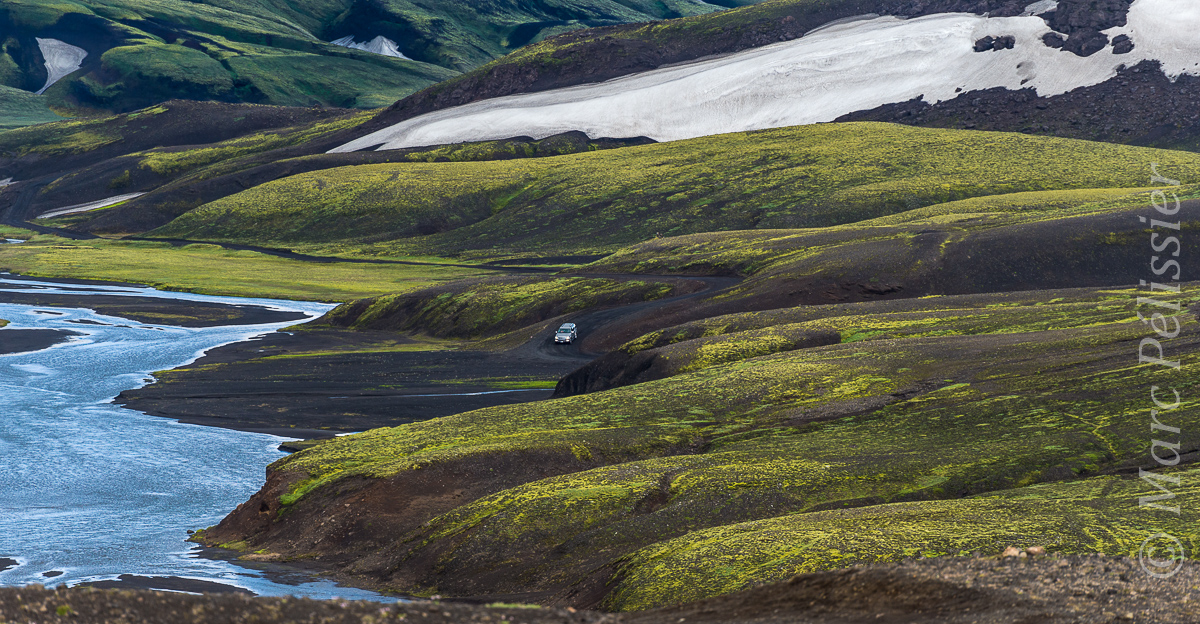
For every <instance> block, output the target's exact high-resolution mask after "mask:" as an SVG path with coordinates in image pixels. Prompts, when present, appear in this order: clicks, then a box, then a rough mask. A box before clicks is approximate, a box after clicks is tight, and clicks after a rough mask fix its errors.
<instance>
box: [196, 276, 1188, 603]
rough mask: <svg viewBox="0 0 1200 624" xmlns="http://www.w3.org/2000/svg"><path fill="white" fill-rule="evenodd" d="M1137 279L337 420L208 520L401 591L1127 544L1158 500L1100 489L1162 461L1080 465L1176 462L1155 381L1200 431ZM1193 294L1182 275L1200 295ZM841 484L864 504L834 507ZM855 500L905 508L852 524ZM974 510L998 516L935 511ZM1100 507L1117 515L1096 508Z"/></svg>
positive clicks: (257, 543) (603, 584)
mask: <svg viewBox="0 0 1200 624" xmlns="http://www.w3.org/2000/svg"><path fill="white" fill-rule="evenodd" d="M1137 294H1138V293H1136V292H1134V291H1125V292H1120V291H1093V292H1090V293H1087V292H1082V291H1077V292H1075V293H1073V294H1069V296H1055V297H1053V298H1052V299H1045V300H1041V301H1038V300H1037V297H1036V296H1035V295H1026V296H1024V298H1020V297H1018V298H1016V299H1015V300H1014V298H1013V296H1007V297H1006V296H999V297H997V298H996V299H995V300H993V301H991V302H990V304H991V305H994V306H995V307H988V305H989V302H985V300H984V299H985V296H980V297H978V298H977V299H976V300H975V301H974V303H973V305H969V306H954V305H953V304H952V305H950V306H947V307H941V306H939V305H938V302H937V300H925V301H926V302H933V303H932V304H931V305H925V304H924V303H922V304H921V305H914V306H911V308H910V309H909V310H908V311H907V313H906V314H896V312H895V311H894V308H895V306H896V304H895V303H893V302H878V303H873V304H860V305H859V306H857V308H856V311H857V312H858V314H855V315H854V317H850V316H848V315H847V314H846V312H847V310H846V309H845V307H833V306H831V307H827V308H824V309H810V310H805V311H802V312H800V313H799V314H802V315H808V316H809V322H814V323H816V322H824V323H825V324H826V326H828V327H832V328H834V329H836V331H838V332H839V333H841V332H849V333H846V334H844V335H843V338H844V342H842V343H841V344H835V345H830V346H823V347H815V348H807V349H799V350H790V351H786V352H782V353H776V354H774V355H765V356H758V357H754V355H755V351H754V349H749V350H748V351H746V352H745V353H743V357H742V358H732V360H733V361H729V360H730V358H727V359H726V360H725V363H716V362H712V363H711V365H707V366H704V367H701V368H699V369H697V370H693V371H692V372H686V373H683V374H679V375H676V376H675V377H672V378H670V379H663V380H658V381H650V382H646V383H641V384H637V385H633V386H628V387H622V388H616V389H613V390H609V391H606V392H599V393H594V394H588V395H583V396H576V397H570V398H565V399H559V400H554V401H548V402H542V403H534V404H528V405H522V406H510V407H500V408H489V409H485V410H479V411H476V412H470V413H466V414H461V415H457V416H453V417H449V418H444V419H439V420H436V421H429V422H425V423H414V424H412V425H406V426H403V427H399V428H395V429H388V430H378V431H373V432H369V433H365V434H361V435H358V436H352V437H349V438H342V439H338V440H336V441H333V442H330V443H326V444H323V445H320V446H318V447H316V448H314V449H311V450H308V451H305V452H302V453H299V454H297V455H294V456H292V457H290V458H287V459H285V460H282V461H281V462H279V463H277V464H275V465H274V466H272V472H271V476H270V479H269V482H268V485H267V487H266V488H264V490H263V491H262V492H260V494H258V495H257V496H256V497H255V498H254V499H252V500H251V501H250V502H249V503H248V504H247V505H245V506H243V508H242V509H241V510H239V512H236V513H235V514H233V515H231V516H230V517H229V518H227V519H226V520H225V521H224V522H223V523H222V524H221V525H219V526H218V527H215V528H214V529H211V530H210V531H208V532H207V534H206V535H205V536H204V538H203V539H205V540H207V541H210V542H215V543H234V545H236V546H239V547H245V548H252V549H255V550H260V551H261V550H264V549H265V552H270V553H275V555H274V556H277V557H285V558H286V557H291V556H301V555H303V556H315V557H317V558H318V559H324V560H326V561H328V562H329V563H330V564H333V565H336V566H337V567H338V568H339V569H341V570H343V571H345V572H348V573H351V574H354V575H357V576H359V577H360V578H363V579H369V580H370V582H373V583H378V584H380V585H382V586H386V587H391V588H394V589H397V590H400V591H406V592H417V593H421V592H428V593H441V594H444V595H447V594H460V595H478V594H488V593H498V594H506V593H518V592H530V593H531V595H539V596H543V598H542V599H544V600H550V599H551V598H549V596H555V598H553V600H560V601H564V602H567V603H570V604H575V605H592V604H604V605H606V606H608V607H611V608H621V609H630V608H646V607H648V606H651V605H654V604H663V603H669V602H675V601H680V600H684V599H694V598H698V597H703V596H709V595H716V594H719V593H723V592H727V591H732V590H734V589H738V588H742V587H745V586H747V585H748V584H751V583H752V582H753V579H760V578H763V579H765V578H786V576H788V575H790V574H792V573H795V572H798V571H804V570H810V569H817V568H830V567H837V566H840V565H846V564H849V563H854V562H866V561H889V560H896V559H899V558H902V557H904V556H907V555H911V554H914V553H950V554H956V553H959V552H961V551H970V550H983V551H990V550H995V549H997V548H998V547H999V545H1001V544H1004V543H1005V542H1013V541H1016V542H1028V541H1030V540H1032V539H1033V537H1031V536H1034V535H1036V536H1037V540H1038V541H1039V542H1040V543H1043V544H1047V545H1049V546H1051V547H1052V548H1056V549H1058V550H1060V551H1064V552H1084V551H1095V550H1100V551H1104V552H1109V553H1113V554H1117V553H1128V552H1129V551H1130V549H1129V546H1130V544H1131V543H1132V542H1131V540H1132V539H1133V537H1131V536H1134V535H1137V534H1139V533H1140V532H1142V531H1143V530H1145V529H1147V528H1149V527H1150V526H1151V524H1152V523H1150V522H1149V521H1147V520H1146V519H1145V518H1144V517H1143V516H1142V515H1140V514H1143V513H1144V511H1140V510H1138V509H1137V507H1136V500H1133V502H1132V503H1131V502H1130V501H1129V500H1123V499H1122V500H1120V501H1113V502H1104V503H1103V504H1102V505H1100V504H1099V503H1093V502H1088V501H1090V500H1093V499H1096V498H1097V495H1096V494H1095V492H1097V491H1099V490H1104V489H1105V488H1108V490H1110V491H1116V490H1113V489H1112V488H1118V489H1120V491H1121V492H1123V494H1121V496H1122V497H1124V498H1131V500H1132V499H1135V498H1136V496H1135V493H1136V492H1139V491H1145V490H1146V489H1147V488H1148V487H1149V486H1148V485H1147V484H1145V483H1139V482H1136V481H1134V482H1132V483H1128V482H1121V481H1119V480H1110V481H1092V482H1081V483H1075V480H1076V479H1079V478H1081V477H1089V476H1093V475H1097V474H1104V473H1125V472H1130V471H1133V472H1135V473H1136V471H1137V470H1138V469H1139V468H1151V469H1152V468H1156V467H1157V464H1156V463H1155V461H1154V459H1153V458H1152V457H1151V456H1150V455H1149V454H1148V452H1147V450H1146V449H1147V448H1148V447H1147V444H1148V438H1147V433H1146V430H1147V426H1148V425H1147V423H1148V422H1149V421H1148V420H1147V416H1146V410H1145V408H1146V406H1147V405H1149V404H1150V400H1149V396H1148V394H1147V393H1148V392H1149V390H1148V389H1149V388H1150V387H1151V386H1153V385H1160V386H1166V387H1170V388H1173V389H1175V390H1177V391H1179V392H1180V394H1181V396H1182V397H1183V399H1182V403H1181V405H1180V408H1179V409H1178V410H1176V411H1172V412H1171V413H1170V420H1171V422H1170V423H1169V424H1170V425H1171V426H1173V427H1180V428H1181V429H1182V431H1183V433H1181V434H1180V436H1179V439H1178V440H1174V439H1173V440H1172V442H1173V443H1175V442H1178V444H1179V447H1178V448H1179V452H1180V453H1181V454H1182V455H1183V456H1186V457H1192V456H1194V455H1195V453H1196V451H1197V449H1200V438H1196V437H1195V435H1194V434H1190V433H1187V432H1188V431H1189V430H1191V429H1192V428H1194V426H1193V425H1194V424H1195V423H1193V425H1189V424H1188V423H1190V422H1191V421H1192V420H1193V418H1192V417H1191V416H1188V414H1189V413H1190V412H1189V408H1188V406H1190V405H1191V404H1192V403H1194V399H1193V398H1191V394H1192V392H1191V390H1192V389H1193V387H1194V385H1195V384H1194V383H1193V382H1192V381H1191V379H1190V377H1187V376H1186V375H1180V374H1178V373H1174V372H1172V371H1170V370H1169V369H1166V368H1165V367H1161V366H1155V365H1151V364H1142V365H1138V364H1137V353H1138V345H1139V341H1140V340H1141V339H1142V338H1144V337H1146V336H1147V335H1149V334H1150V333H1151V332H1150V331H1149V330H1148V329H1147V328H1146V327H1145V326H1143V325H1142V323H1140V322H1138V321H1137V320H1136V317H1134V316H1133V312H1134V302H1133V301H1132V299H1133V298H1135V297H1136V296H1137ZM1194 296H1195V292H1194V290H1191V289H1189V290H1187V291H1185V292H1184V293H1182V294H1180V295H1178V296H1177V297H1172V299H1174V300H1176V301H1178V302H1179V303H1180V304H1181V309H1183V310H1186V309H1187V308H1186V306H1185V305H1184V304H1187V303H1190V302H1191V301H1192V300H1193V299H1194ZM1057 299H1061V301H1056V300H1057ZM952 303H953V302H952ZM1013 303H1017V304H1019V305H1017V306H1011V307H1010V305H1011V304H1013ZM1005 304H1010V305H1005ZM1089 304H1090V306H1091V307H1090V308H1089ZM873 307H878V311H874V310H873V309H872V308H873ZM1178 319H1179V320H1180V321H1181V322H1182V325H1183V326H1184V327H1186V328H1188V329H1186V330H1185V331H1184V332H1183V334H1182V335H1181V336H1180V337H1179V338H1177V339H1175V340H1174V341H1173V343H1172V346H1171V349H1172V351H1173V353H1175V354H1177V355H1179V356H1181V357H1187V356H1188V354H1194V353H1197V352H1198V351H1200V343H1198V342H1197V339H1198V336H1197V334H1196V332H1195V330H1194V327H1195V317H1194V315H1193V314H1192V313H1191V312H1182V313H1181V315H1180V316H1179V317H1178ZM877 331H884V332H889V333H880V334H875V335H871V334H872V333H873V332H877ZM667 333H669V332H667ZM737 337H738V335H737V334H732V335H731V337H730V347H731V348H733V349H737V348H739V347H740V346H741V345H739V344H738V341H737ZM742 338H745V339H746V342H753V340H752V339H750V338H746V337H745V336H742ZM686 344H687V343H686V342H681V343H677V345H675V346H684V345H686ZM698 351H702V350H698ZM719 359H720V358H718V360H719ZM1131 360H1132V361H1131ZM1160 398H1163V397H1161V396H1160ZM1165 398H1170V397H1169V396H1168V397H1165ZM1059 482H1068V483H1067V484H1066V485H1062V486H1056V487H1060V489H1053V488H1052V489H1025V488H1026V487H1027V486H1031V485H1034V484H1038V483H1059ZM1013 488H1019V489H1018V490H1016V491H1015V492H1002V491H1003V490H1011V489H1013ZM1097 488H1099V489H1097ZM1139 488H1140V489H1139ZM997 492H998V494H994V496H995V497H998V498H996V499H994V500H993V499H971V498H966V499H964V497H971V496H980V495H987V494H989V493H997ZM1010 498H1015V499H1022V500H1024V499H1025V498H1030V499H1034V500H1038V501H1039V502H1038V503H1027V502H1020V503H1014V504H1015V505H1018V506H1020V505H1030V506H1033V505H1036V504H1041V505H1044V506H1054V508H1055V509H1058V510H1059V511H1061V513H1050V512H1046V513H1041V514H1037V515H1032V514H1031V515H1030V517H1029V518H1027V519H1026V520H1025V521H1023V522H1019V523H1013V522H1001V521H1002V520H1003V518H1004V516H1003V511H1002V510H1003V508H1004V506H1005V505H1006V504H1007V503H1004V502H996V501H997V500H999V501H1003V500H1007V499H1010ZM929 501H941V502H936V503H933V502H929ZM1057 501H1063V502H1057ZM896 503H904V505H901V506H896V505H895V504H896ZM347 505H348V507H347ZM1097 505H1099V506H1097ZM339 509H345V510H346V511H344V512H343V511H336V512H333V513H331V512H330V510H339ZM841 509H855V510H859V511H854V512H850V513H851V515H850V516H840V515H838V513H842V512H838V513H834V512H833V511H831V510H841ZM843 517H846V518H859V519H860V520H859V522H861V523H864V524H866V525H869V524H870V523H871V522H872V519H874V518H888V517H895V518H896V520H895V522H894V523H892V524H891V525H889V529H888V530H886V531H883V530H881V531H875V532H865V533H858V534H856V535H857V537H856V540H857V541H854V542H853V544H852V546H853V547H851V545H845V546H843V545H842V544H843V542H845V540H847V539H848V538H847V537H846V534H845V533H843V532H840V531H839V530H838V529H837V527H838V525H837V522H838V521H839V518H843ZM956 518H962V520H956ZM968 518H973V519H971V520H968ZM879 521H880V522H885V521H884V520H879ZM745 522H762V523H767V524H763V525H753V524H752V525H745V526H743V525H740V524H739V523H745ZM954 522H970V523H973V526H975V525H978V527H979V530H978V531H976V532H974V537H972V538H961V539H957V538H952V537H946V536H944V534H943V532H939V531H936V530H932V529H930V530H926V529H925V528H922V526H923V525H922V523H925V525H926V526H928V527H934V526H940V524H939V523H954ZM1083 522H1089V523H1092V524H1090V525H1089V526H1092V527H1099V528H1098V529H1095V530H1093V531H1092V532H1090V533H1089V532H1086V531H1082V530H1080V529H1077V528H1075V527H1076V526H1077V524H1078V523H1083ZM1180 522H1182V523H1186V522H1188V521H1187V519H1186V518H1184V519H1182V520H1181V521H1180ZM772 523H773V524H772ZM747 527H749V528H747ZM1169 528H1178V529H1179V530H1181V531H1184V532H1183V533H1181V534H1182V535H1187V536H1191V535H1192V534H1191V533H1188V532H1187V531H1185V529H1186V526H1184V524H1179V526H1176V525H1171V527H1169ZM704 530H711V531H712V533H711V535H712V536H713V537H712V539H706V537H705V536H706V535H709V534H708V533H705V532H704ZM743 535H746V536H753V537H746V539H751V540H754V539H757V540H759V542H758V543H756V544H755V547H754V548H753V549H751V550H750V551H749V552H750V553H751V555H752V556H749V557H746V558H744V559H742V560H738V559H737V558H733V557H727V556H724V555H721V553H725V552H733V550H731V549H736V548H737V547H736V544H737V543H740V542H737V540H738V539H742V537H741V536H743ZM805 536H807V537H805ZM727 537H728V539H726V538H727ZM1189 539H1192V538H1190V537H1189ZM670 540H684V541H676V542H672V541H670ZM1133 547H1134V548H1136V544H1134V545H1133ZM834 551H837V552H834ZM634 553H637V554H634ZM676 568H679V570H676ZM664 570H669V573H666V574H664V573H663V571H664ZM683 578H694V579H696V580H695V581H688V582H684V581H680V582H679V583H676V582H675V581H676V579H683Z"/></svg>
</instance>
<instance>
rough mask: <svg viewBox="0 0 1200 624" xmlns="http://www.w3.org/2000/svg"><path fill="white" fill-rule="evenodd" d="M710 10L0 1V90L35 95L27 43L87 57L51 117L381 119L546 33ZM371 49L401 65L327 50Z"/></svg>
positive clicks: (385, 2)
mask: <svg viewBox="0 0 1200 624" xmlns="http://www.w3.org/2000/svg"><path fill="white" fill-rule="evenodd" d="M716 10H719V7H716V6H713V5H711V4H707V3H704V2H699V1H696V0H668V1H667V2H649V1H640V0H626V1H623V2H615V1H610V0H586V1H584V2H566V1H562V0H548V1H545V2H532V1H528V0H505V1H503V2H498V3H490V4H487V5H486V6H481V5H480V4H479V3H477V2H470V1H467V0H452V1H449V2H430V1H427V0H417V1H416V2H407V1H400V0H382V1H380V2H357V1H355V0H296V1H294V2H277V1H274V0H246V1H244V2H237V3H230V2H225V1H223V0H198V1H191V0H159V1H157V2H150V3H148V2H145V1H143V0H59V1H55V2H47V1H46V0H11V1H7V2H5V4H4V10H3V11H0V32H3V33H4V34H5V38H4V39H0V44H3V45H0V84H3V85H6V86H10V87H15V88H20V89H24V90H36V89H38V88H40V87H41V86H42V83H43V82H44V81H45V78H46V72H45V69H44V68H43V67H42V66H41V64H40V60H41V56H40V54H39V53H37V44H36V40H35V38H36V37H43V38H45V37H51V38H59V39H61V40H64V41H66V42H67V43H70V44H72V45H76V46H79V47H82V48H84V49H85V50H87V51H88V56H87V58H85V59H84V67H83V68H82V69H81V70H80V71H78V72H76V73H74V74H72V75H71V76H69V77H67V78H66V79H64V80H62V81H61V82H60V83H58V84H55V85H54V86H53V87H51V89H50V90H49V91H48V92H47V95H48V97H49V98H50V101H51V102H54V103H55V105H56V106H64V107H79V108H83V109H93V110H96V109H98V110H108V111H115V112H123V111H128V110H134V109H137V108H142V107H145V106H147V105H151V104H154V103H157V102H161V101H165V100H169V99H173V98H185V99H198V100H207V99H215V100H221V101H228V102H253V103H265V104H276V105H284V106H308V105H313V104H318V105H325V106H338V107H360V108H372V107H380V106H386V105H388V104H391V103H393V102H395V101H396V100H398V99H400V98H403V97H405V96H407V95H409V94H411V93H414V92H416V91H418V90H420V89H422V88H425V87H428V86H430V85H432V84H435V83H437V82H440V81H442V80H445V79H447V78H451V77H453V76H456V75H458V73H459V72H461V71H465V70H469V69H472V68H474V67H477V66H479V65H480V64H483V63H486V62H488V61H491V60H493V59H496V58H498V57H500V56H503V55H505V54H507V53H508V52H510V51H511V50H513V49H516V48H518V47H520V46H523V45H525V44H527V43H529V42H530V41H535V40H539V39H540V38H542V37H544V36H546V35H548V34H554V33H558V32H564V31H567V30H573V29H578V28H585V27H587V26H595V25H603V24H619V23H628V22H645V21H649V20H654V19H662V18H668V17H678V16H681V15H695V14H700V13H709V12H712V11H716ZM346 36H351V37H353V38H354V39H355V40H356V41H359V42H366V41H369V40H371V39H373V38H375V37H377V36H384V37H388V38H390V39H392V40H393V41H394V42H396V43H397V44H398V45H399V47H400V49H401V51H402V53H403V54H404V55H405V56H406V57H407V58H404V59H400V58H393V57H388V56H382V55H377V54H371V53H368V52H363V51H360V50H353V49H348V48H345V47H340V46H335V45H332V44H330V43H328V42H330V41H333V40H336V39H340V38H343V37H346Z"/></svg>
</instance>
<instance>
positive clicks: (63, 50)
mask: <svg viewBox="0 0 1200 624" xmlns="http://www.w3.org/2000/svg"><path fill="white" fill-rule="evenodd" d="M37 44H38V48H39V49H40V50H41V51H42V58H43V59H45V61H46V86H44V87H42V88H41V90H40V91H38V92H37V94H38V95H41V94H43V93H45V92H46V89H49V88H50V87H51V85H53V84H54V83H56V82H58V81H59V80H62V79H63V78H65V77H66V76H67V75H68V74H70V73H71V72H73V71H75V70H77V69H79V68H80V67H83V59H85V58H87V55H88V53H87V50H84V49H83V48H79V47H76V46H73V45H71V44H69V43H67V42H65V41H59V40H58V39H42V38H41V37H38V38H37Z"/></svg>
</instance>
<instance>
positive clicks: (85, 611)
mask: <svg viewBox="0 0 1200 624" xmlns="http://www.w3.org/2000/svg"><path fill="white" fill-rule="evenodd" d="M0 621H4V622H6V624H33V623H37V624H57V623H60V622H74V623H79V624H117V623H121V624H125V623H129V624H132V623H134V622H137V623H145V624H157V623H160V622H161V623H164V624H167V623H170V624H185V623H196V624H201V623H204V624H208V623H213V624H216V623H221V624H225V623H231V624H232V623H235V622H257V623H260V624H275V623H280V624H281V623H285V622H287V623H293V622H294V623H300V622H312V623H316V622H320V623H328V624H335V623H336V624H342V623H351V622H353V623H364V624H366V623H373V622H386V621H404V622H428V623H431V624H432V623H439V624H445V623H450V622H511V623H513V624H518V623H527V624H543V623H551V622H555V623H558V622H562V623H567V622H572V623H592V622H596V623H599V622H608V623H613V624H616V623H623V624H657V623H660V622H688V623H693V624H694V623H711V624H717V623H729V624H734V623H745V624H751V623H753V624H776V623H778V624H783V623H797V624H801V623H803V624H859V623H864V624H865V623H867V622H872V623H875V622H888V623H893V622H923V623H928V624H935V623H938V624H940V623H944V624H952V623H953V624H959V623H964V624H965V623H968V622H971V623H996V624H1000V623H1009V622H1022V623H1027V624H1033V623H1035V622H1036V623H1039V624H1054V623H1063V624H1066V623H1085V622H1086V623H1097V624H1100V623H1105V624H1107V623H1113V624H1116V623H1123V622H1144V623H1156V624H1173V623H1179V624H1185V623H1186V624H1191V623H1194V622H1196V621H1200V566H1197V565H1196V564H1195V563H1192V562H1189V563H1187V564H1186V565H1184V566H1183V567H1181V568H1180V569H1179V571H1178V573H1177V574H1175V575H1173V576H1171V577H1170V578H1166V579H1158V578H1154V577H1151V576H1149V575H1147V574H1146V573H1145V572H1144V571H1143V569H1142V567H1141V565H1140V563H1139V562H1138V561H1137V560H1133V559H1127V558H1109V557H1101V556H1071V557H1056V556H1048V557H1047V556H1042V557H1009V558H999V559H998V558H994V557H992V558H943V559H924V560H918V561H913V562H908V563H904V564H897V565H889V566H876V567H868V568H853V569H848V570H839V571H833V572H819V573H814V574H804V575H800V576H797V577H794V578H792V579H791V580H789V581H787V582H783V583H777V584H773V585H766V586H762V587H757V588H754V589H750V590H746V591H743V592H738V593H735V594H730V595H727V596H721V597H717V598H711V599H708V600H703V601H699V602H695V603H691V604H686V605H681V606H676V607H669V608H664V609H658V610H654V611H643V612H634V613H622V614H606V613H598V612H593V611H574V610H570V609H567V610H563V609H552V608H511V607H508V608H505V607H498V606H484V605H477V604H470V603H468V602H443V601H418V602H411V603H400V604H394V605H382V604H379V603H372V602H347V601H314V600H307V599H295V598H252V597H249V596H246V595H243V594H237V593H224V594H208V595H200V596H197V595H186V594H179V593H158V592H147V591H129V590H125V591H118V590H100V589H69V590H64V589H59V590H47V589H43V588H41V587H26V588H22V589H14V588H8V589H0Z"/></svg>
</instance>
